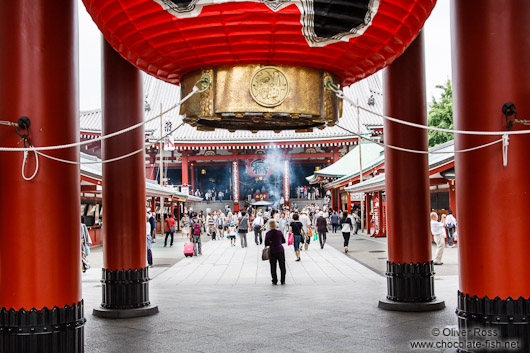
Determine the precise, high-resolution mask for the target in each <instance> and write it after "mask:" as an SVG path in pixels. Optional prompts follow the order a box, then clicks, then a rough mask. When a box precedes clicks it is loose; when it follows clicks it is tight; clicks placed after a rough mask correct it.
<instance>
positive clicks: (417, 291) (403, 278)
mask: <svg viewBox="0 0 530 353" xmlns="http://www.w3.org/2000/svg"><path fill="white" fill-rule="evenodd" d="M386 269H387V272H386V276H387V289H388V295H387V296H386V299H383V300H381V301H379V308H381V309H384V310H394V311H432V310H440V309H443V308H445V302H444V301H441V300H437V299H436V296H435V294H434V265H433V262H432V261H429V262H424V263H416V264H414V263H410V264H409V263H404V264H400V263H394V262H389V261H387V263H386Z"/></svg>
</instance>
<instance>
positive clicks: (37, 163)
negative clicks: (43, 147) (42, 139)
mask: <svg viewBox="0 0 530 353" xmlns="http://www.w3.org/2000/svg"><path fill="white" fill-rule="evenodd" d="M30 149H31V147H30ZM33 153H35V172H34V173H33V175H32V176H30V177H26V173H25V169H26V160H27V159H28V154H29V151H24V160H23V161H22V178H24V180H26V181H30V180H33V178H35V175H37V172H38V171H39V156H38V155H37V151H33Z"/></svg>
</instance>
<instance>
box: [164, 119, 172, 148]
mask: <svg viewBox="0 0 530 353" xmlns="http://www.w3.org/2000/svg"><path fill="white" fill-rule="evenodd" d="M172 129H173V123H172V122H171V121H170V120H166V121H165V122H164V132H163V133H162V136H165V138H164V151H174V150H175V143H174V136H173V133H171V134H170V132H171V130H172ZM166 135H167V136H166Z"/></svg>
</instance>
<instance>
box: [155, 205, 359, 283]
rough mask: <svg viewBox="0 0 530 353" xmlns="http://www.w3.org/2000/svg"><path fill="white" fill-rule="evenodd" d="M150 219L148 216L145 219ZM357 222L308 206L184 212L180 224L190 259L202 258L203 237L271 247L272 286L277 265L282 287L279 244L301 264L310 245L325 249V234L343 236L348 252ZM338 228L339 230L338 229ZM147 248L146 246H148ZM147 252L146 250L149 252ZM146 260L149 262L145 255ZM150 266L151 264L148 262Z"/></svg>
mask: <svg viewBox="0 0 530 353" xmlns="http://www.w3.org/2000/svg"><path fill="white" fill-rule="evenodd" d="M148 219H149V216H148ZM359 224H360V219H359V217H358V215H357V213H354V214H353V215H349V214H348V212H346V211H340V212H337V211H333V210H331V209H328V208H327V207H323V208H322V209H320V207H319V206H318V205H316V204H310V205H307V206H305V207H304V208H303V209H299V207H298V205H297V204H296V203H295V204H292V205H291V206H290V207H289V206H287V205H284V206H283V207H280V208H272V207H268V208H265V209H263V208H254V207H252V206H249V207H248V208H247V209H243V210H241V211H238V212H232V211H231V210H230V208H228V207H227V208H225V209H224V210H221V209H219V210H217V211H215V210H211V209H207V210H206V212H203V211H200V212H198V213H197V212H194V211H193V210H192V209H189V210H187V212H186V213H184V215H183V217H182V219H181V220H180V224H179V226H180V229H181V230H182V233H181V234H182V238H187V239H189V241H191V242H192V243H193V255H196V256H197V255H199V256H200V255H202V239H201V236H202V235H207V236H209V237H211V240H212V241H215V240H220V239H225V238H226V239H228V240H230V246H231V247H236V246H237V245H238V244H237V242H236V240H237V238H239V246H240V247H241V248H246V247H247V246H248V241H249V240H250V239H247V235H248V233H253V235H254V242H255V244H256V245H263V244H265V246H267V247H270V254H271V257H270V259H269V261H270V264H271V275H272V277H273V283H274V284H276V283H277V282H278V278H277V275H276V267H277V264H278V265H279V267H280V272H281V274H280V283H281V284H284V283H285V254H284V251H285V250H284V248H283V245H282V244H285V243H286V242H287V243H288V245H292V246H293V249H294V252H295V254H296V260H295V261H297V262H299V261H301V260H302V257H301V252H302V251H303V250H305V251H307V250H309V245H310V243H311V241H313V242H315V241H317V240H318V245H319V246H320V248H321V249H323V248H324V246H325V245H326V240H327V233H329V232H330V231H335V232H336V231H338V230H339V229H340V230H341V232H342V235H343V237H344V250H345V252H348V242H349V238H350V234H351V232H354V233H355V234H356V233H357V231H358V229H359ZM165 226H166V227H165V230H166V239H165V242H164V246H167V240H168V237H171V242H170V246H172V245H173V233H174V231H175V226H176V224H175V221H174V219H173V218H172V217H171V216H167V217H166V219H165ZM146 227H147V228H146V229H147V233H148V234H147V235H148V239H149V237H150V233H151V227H150V225H149V222H147V224H146ZM339 227H341V228H339ZM148 248H149V246H148ZM148 252H149V250H148ZM148 258H150V259H151V260H152V258H151V257H150V255H149V254H148ZM150 265H152V263H151V262H150Z"/></svg>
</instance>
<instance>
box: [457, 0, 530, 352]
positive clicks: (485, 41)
mask: <svg viewBox="0 0 530 353" xmlns="http://www.w3.org/2000/svg"><path fill="white" fill-rule="evenodd" d="M451 14H452V19H451V23H452V33H453V50H452V52H453V76H454V84H453V89H454V107H455V110H454V112H455V122H456V124H455V127H456V129H461V130H481V131H484V130H486V131H506V130H507V124H506V122H505V117H504V115H503V113H502V107H503V105H504V104H505V103H507V102H511V103H513V104H514V105H515V107H516V110H517V113H518V116H519V119H529V117H530V100H529V99H528V97H530V41H529V39H530V36H529V33H530V2H528V1H527V0H484V1H480V5H479V6H478V4H477V2H474V1H463V0H459V1H454V0H453V1H452V11H451ZM524 129H528V126H524V125H521V124H515V125H514V126H513V128H512V130H524ZM498 138H499V136H471V135H460V134H458V135H456V138H455V140H456V144H455V149H464V148H468V147H471V146H477V145H481V144H484V143H487V142H491V141H494V140H496V139H498ZM509 142H510V144H509V149H508V165H507V166H506V167H504V166H503V155H502V150H501V146H500V145H495V146H492V147H489V148H483V149H480V150H478V151H475V152H472V153H461V154H457V155H456V159H455V163H456V167H455V170H456V178H457V180H458V188H457V190H456V196H457V208H458V235H459V237H458V238H459V239H458V240H459V243H458V247H459V255H460V260H459V261H460V267H459V268H460V290H459V293H458V309H457V314H458V317H459V325H460V327H462V328H463V327H466V328H467V327H471V326H479V327H486V328H490V329H494V330H496V332H498V333H499V336H500V338H501V339H503V340H514V341H519V343H520V349H518V350H513V351H514V352H528V351H529V349H530V344H529V343H530V342H529V335H528V332H529V331H530V329H529V323H528V321H529V320H528V317H529V316H528V315H529V314H530V310H529V308H530V282H529V281H528V278H530V267H529V266H528V249H530V237H529V234H528V211H527V210H528V195H530V183H529V182H528V181H529V180H530V168H528V163H529V157H528V151H530V136H529V135H512V136H510V141H509ZM485 219H486V220H488V221H487V222H484V220H485ZM475 296H476V297H475ZM490 317H492V318H491V319H490Z"/></svg>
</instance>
